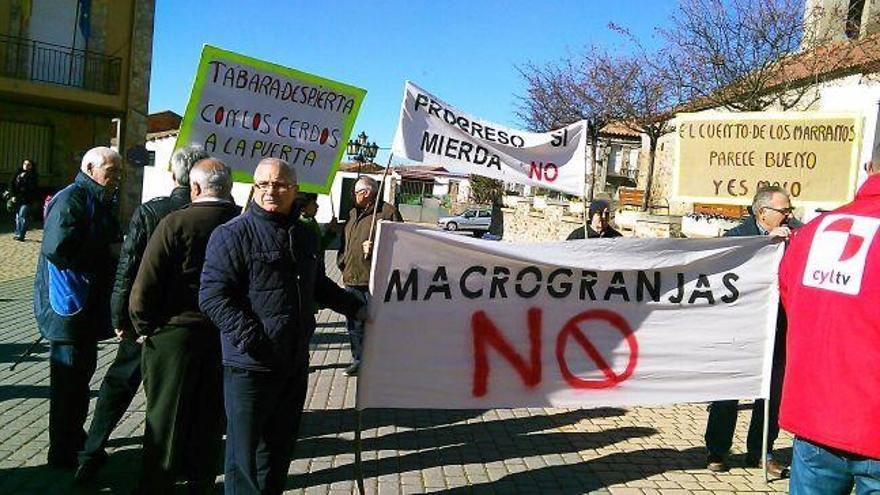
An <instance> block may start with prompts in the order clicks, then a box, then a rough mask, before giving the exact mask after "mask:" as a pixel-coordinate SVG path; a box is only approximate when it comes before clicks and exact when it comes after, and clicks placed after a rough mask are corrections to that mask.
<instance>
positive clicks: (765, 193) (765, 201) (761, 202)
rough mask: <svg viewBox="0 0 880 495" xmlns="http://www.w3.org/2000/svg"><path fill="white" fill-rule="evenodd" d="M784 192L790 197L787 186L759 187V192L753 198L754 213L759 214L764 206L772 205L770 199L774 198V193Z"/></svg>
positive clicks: (783, 193)
mask: <svg viewBox="0 0 880 495" xmlns="http://www.w3.org/2000/svg"><path fill="white" fill-rule="evenodd" d="M777 193H779V194H782V195H784V196H785V197H786V198H788V197H789V196H788V191H786V190H785V188H782V187H779V186H761V187H759V188H758V192H756V193H755V197H754V199H752V214H753V215H757V214H758V210H760V209H761V208H764V207H766V206H770V201H772V200H773V195H774V194H777Z"/></svg>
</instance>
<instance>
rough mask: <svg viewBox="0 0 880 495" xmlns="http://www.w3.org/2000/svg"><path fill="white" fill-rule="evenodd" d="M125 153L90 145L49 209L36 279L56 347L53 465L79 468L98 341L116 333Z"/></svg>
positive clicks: (43, 320)
mask: <svg viewBox="0 0 880 495" xmlns="http://www.w3.org/2000/svg"><path fill="white" fill-rule="evenodd" d="M121 173H122V158H121V157H120V156H119V154H118V153H117V152H115V151H113V150H112V149H110V148H107V147H103V146H99V147H97V148H92V149H90V150H89V151H87V152H86V154H85V155H84V156H83V159H82V165H81V166H80V171H79V173H77V175H76V178H75V179H74V182H73V184H70V185H69V186H67V187H65V188H64V189H62V190H61V191H59V192H58V193H57V194H55V196H54V197H53V198H52V201H51V202H50V203H49V205H48V207H47V208H46V220H45V222H44V227H43V242H42V244H41V246H40V256H39V258H38V260H37V273H36V277H35V278H34V315H35V316H36V319H37V324H38V325H39V327H40V333H41V334H42V335H43V337H45V338H46V339H47V340H48V341H49V343H50V351H49V360H50V368H49V370H50V371H49V387H50V390H49V455H48V461H49V465H50V466H54V467H61V468H74V467H76V455H77V452H78V451H79V450H80V449H81V448H82V446H83V442H84V441H85V438H86V433H85V431H83V429H82V428H83V423H85V420H86V414H87V413H88V408H89V380H91V378H92V375H93V374H94V373H95V366H96V361H97V357H98V341H99V340H102V339H106V338H108V337H110V336H111V335H112V330H111V326H110V291H111V287H112V285H113V268H112V267H115V266H116V255H115V251H116V248H117V247H118V242H119V224H118V222H117V220H116V191H117V185H118V183H119V178H120V176H121Z"/></svg>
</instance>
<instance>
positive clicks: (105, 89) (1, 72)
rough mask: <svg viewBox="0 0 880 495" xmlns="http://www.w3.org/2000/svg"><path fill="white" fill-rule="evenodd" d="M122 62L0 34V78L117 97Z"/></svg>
mask: <svg viewBox="0 0 880 495" xmlns="http://www.w3.org/2000/svg"><path fill="white" fill-rule="evenodd" d="M121 70H122V59H121V58H119V57H109V56H107V55H101V54H99V53H95V52H89V51H86V50H79V49H76V48H72V47H68V46H61V45H54V44H52V43H44V42H42V41H34V40H29V39H25V38H16V37H12V36H7V35H3V34H0V77H11V78H14V79H23V80H26V81H40V82H45V83H51V84H58V85H61V86H70V87H74V88H81V89H85V90H88V91H96V92H98V93H105V94H110V95H115V94H119V78H120V73H121Z"/></svg>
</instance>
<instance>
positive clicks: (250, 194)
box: [241, 184, 257, 215]
mask: <svg viewBox="0 0 880 495" xmlns="http://www.w3.org/2000/svg"><path fill="white" fill-rule="evenodd" d="M256 188H257V185H256V184H251V188H250V190H248V197H247V199H246V200H245V201H244V206H242V207H241V215H244V213H245V212H246V211H247V210H248V206H250V204H251V200H252V199H254V190H255V189H256Z"/></svg>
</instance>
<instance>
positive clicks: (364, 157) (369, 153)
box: [346, 131, 379, 177]
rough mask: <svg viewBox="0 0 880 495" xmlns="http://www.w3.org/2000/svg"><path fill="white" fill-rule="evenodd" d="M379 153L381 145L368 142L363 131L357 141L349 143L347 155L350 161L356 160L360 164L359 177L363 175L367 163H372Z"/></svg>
mask: <svg viewBox="0 0 880 495" xmlns="http://www.w3.org/2000/svg"><path fill="white" fill-rule="evenodd" d="M378 152H379V145H377V144H376V143H375V142H372V143H368V142H367V133H365V132H363V131H361V133H360V134H358V137H357V139H353V140H351V141H349V142H348V147H347V148H346V153H347V154H348V158H349V160H354V161H356V162H357V164H358V177H360V175H361V167H362V166H363V164H364V163H365V162H372V161H373V159H374V158H376V154H377V153H378Z"/></svg>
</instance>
